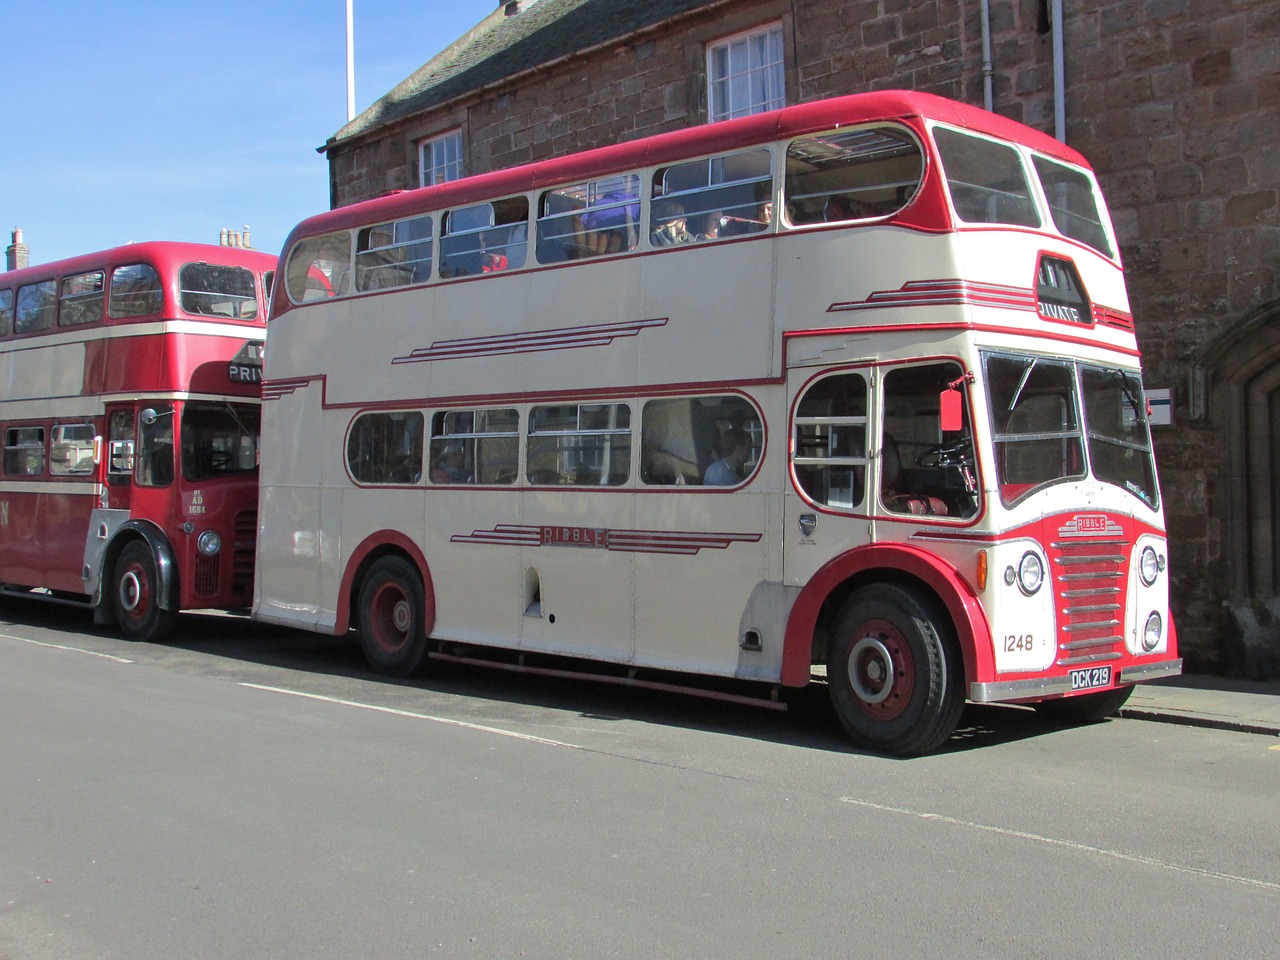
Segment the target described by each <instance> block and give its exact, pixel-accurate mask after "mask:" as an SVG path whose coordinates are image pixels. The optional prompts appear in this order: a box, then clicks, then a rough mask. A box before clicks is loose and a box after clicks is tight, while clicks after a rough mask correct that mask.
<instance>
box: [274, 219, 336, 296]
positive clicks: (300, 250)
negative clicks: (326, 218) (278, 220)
mask: <svg viewBox="0 0 1280 960" xmlns="http://www.w3.org/2000/svg"><path fill="white" fill-rule="evenodd" d="M350 285H351V234H350V233H348V232H347V231H345V230H340V231H338V232H337V233H327V234H325V235H324V236H320V237H307V238H306V239H305V240H299V241H298V242H297V243H296V244H295V245H294V247H293V249H292V250H290V251H289V260H288V263H287V264H286V265H285V288H286V289H287V290H288V293H289V299H290V300H292V301H293V302H294V303H308V302H310V301H312V300H328V299H330V298H331V297H345V296H346V295H347V294H348V293H350V292H351V289H350Z"/></svg>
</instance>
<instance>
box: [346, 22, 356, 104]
mask: <svg viewBox="0 0 1280 960" xmlns="http://www.w3.org/2000/svg"><path fill="white" fill-rule="evenodd" d="M353 2H354V0H347V123H350V122H351V121H352V120H354V119H355V118H356V47H355V26H354V24H355V17H354V15H353V13H352V10H351V5H352V3H353Z"/></svg>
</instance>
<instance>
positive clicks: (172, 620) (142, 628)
mask: <svg viewBox="0 0 1280 960" xmlns="http://www.w3.org/2000/svg"><path fill="white" fill-rule="evenodd" d="M111 582H112V602H113V604H114V606H115V613H116V622H117V623H118V624H120V632H121V633H123V634H124V636H125V638H126V639H128V640H138V641H141V642H146V643H155V642H157V641H160V640H164V639H165V638H166V637H167V636H168V635H169V634H170V633H172V632H173V627H174V625H175V624H176V623H177V622H178V612H177V611H176V610H166V609H164V608H163V607H161V606H160V600H161V596H160V577H159V574H158V572H157V566H156V558H155V556H154V555H153V554H152V553H151V548H150V547H148V546H147V545H146V544H145V543H143V542H142V541H141V540H134V541H133V542H131V543H128V544H126V545H125V548H124V549H123V550H121V551H120V559H119V560H117V561H116V568H115V573H114V575H113V576H112V578H111Z"/></svg>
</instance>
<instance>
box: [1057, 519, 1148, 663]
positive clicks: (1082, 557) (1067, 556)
mask: <svg viewBox="0 0 1280 960" xmlns="http://www.w3.org/2000/svg"><path fill="white" fill-rule="evenodd" d="M1082 519H1084V518H1080V517H1077V518H1074V519H1072V520H1071V521H1070V522H1069V523H1067V524H1066V525H1065V526H1063V527H1062V528H1061V529H1060V530H1059V531H1058V539H1057V540H1056V541H1054V542H1053V543H1051V544H1050V550H1049V566H1050V570H1051V573H1052V575H1053V584H1054V590H1055V595H1056V597H1057V600H1058V611H1059V617H1058V623H1059V628H1058V666H1060V667H1074V666H1079V665H1081V664H1089V663H1105V662H1106V661H1108V660H1118V659H1119V658H1120V657H1121V655H1122V653H1123V649H1122V646H1123V644H1124V591H1125V572H1126V571H1127V570H1128V569H1129V550H1130V547H1131V543H1130V541H1129V539H1128V538H1127V537H1126V536H1125V533H1124V530H1123V529H1122V528H1121V527H1120V525H1119V524H1117V523H1116V522H1115V521H1114V520H1105V521H1102V518H1090V519H1091V520H1094V522H1091V523H1089V524H1088V527H1089V529H1088V531H1087V532H1083V531H1082V530H1081V529H1080V527H1081V526H1082V524H1081V523H1080V521H1081V520H1082Z"/></svg>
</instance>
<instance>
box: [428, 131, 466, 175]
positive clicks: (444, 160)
mask: <svg viewBox="0 0 1280 960" xmlns="http://www.w3.org/2000/svg"><path fill="white" fill-rule="evenodd" d="M418 171H419V173H418V184H419V186H423V187H430V186H434V185H435V184H437V183H446V182H448V181H450V180H459V179H461V178H462V131H461V130H450V131H449V132H448V133H442V134H440V135H439V136H438V137H429V138H428V139H426V140H420V141H418Z"/></svg>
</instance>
